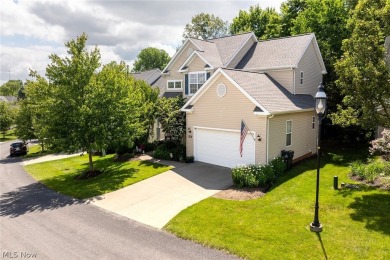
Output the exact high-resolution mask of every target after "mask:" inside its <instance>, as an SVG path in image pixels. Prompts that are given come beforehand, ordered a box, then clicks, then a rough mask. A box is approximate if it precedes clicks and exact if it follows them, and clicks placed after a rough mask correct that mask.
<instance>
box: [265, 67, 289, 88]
mask: <svg viewBox="0 0 390 260" xmlns="http://www.w3.org/2000/svg"><path fill="white" fill-rule="evenodd" d="M266 73H267V74H268V75H270V76H271V77H272V78H273V79H274V80H276V81H277V82H278V83H279V84H280V85H282V86H283V87H285V88H286V89H287V90H288V91H289V92H290V93H292V94H294V71H293V70H274V71H267V72H266Z"/></svg>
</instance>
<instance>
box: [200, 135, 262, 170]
mask: <svg viewBox="0 0 390 260" xmlns="http://www.w3.org/2000/svg"><path fill="white" fill-rule="evenodd" d="M194 138H195V139H194V142H195V143H194V145H195V147H194V148H195V151H194V154H195V160H196V161H201V162H206V163H211V164H216V165H220V166H225V167H229V168H232V167H233V166H235V165H237V164H249V163H255V141H254V140H253V137H252V136H251V134H250V133H248V134H247V136H246V138H245V141H244V148H243V154H242V157H241V156H240V150H239V148H240V132H239V131H234V132H233V131H224V130H211V129H203V128H195V135H194Z"/></svg>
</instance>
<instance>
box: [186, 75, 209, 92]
mask: <svg viewBox="0 0 390 260" xmlns="http://www.w3.org/2000/svg"><path fill="white" fill-rule="evenodd" d="M192 74H196V75H198V74H204V78H205V82H206V81H207V71H193V72H189V73H188V96H192V95H194V94H195V93H196V92H198V91H199V89H200V88H201V87H202V86H203V85H204V83H203V84H202V86H200V87H199V88H198V89H197V90H196V91H195V92H194V93H191V83H190V77H191V76H190V75H192ZM197 84H199V83H197Z"/></svg>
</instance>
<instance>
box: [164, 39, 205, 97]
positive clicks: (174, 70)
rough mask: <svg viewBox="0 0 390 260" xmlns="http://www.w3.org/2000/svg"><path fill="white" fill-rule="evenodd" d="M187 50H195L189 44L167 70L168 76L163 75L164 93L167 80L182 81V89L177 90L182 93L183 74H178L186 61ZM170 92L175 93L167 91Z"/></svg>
mask: <svg viewBox="0 0 390 260" xmlns="http://www.w3.org/2000/svg"><path fill="white" fill-rule="evenodd" d="M189 48H192V49H193V50H196V47H195V46H194V45H193V44H192V43H191V42H190V43H189V44H188V46H187V47H186V48H185V49H184V50H183V51H182V52H181V54H180V56H179V57H177V59H176V61H175V63H173V64H172V67H171V68H170V70H169V75H164V76H163V79H164V84H165V91H166V90H167V86H166V85H167V81H168V80H182V81H183V83H182V84H183V85H182V87H183V89H180V90H177V91H181V92H183V93H184V73H182V72H178V70H179V69H180V67H181V66H182V65H183V63H184V62H185V61H186V60H187V59H188V57H189V56H188V55H187V51H188V49H189ZM203 66H204V65H203ZM169 91H172V92H175V90H169Z"/></svg>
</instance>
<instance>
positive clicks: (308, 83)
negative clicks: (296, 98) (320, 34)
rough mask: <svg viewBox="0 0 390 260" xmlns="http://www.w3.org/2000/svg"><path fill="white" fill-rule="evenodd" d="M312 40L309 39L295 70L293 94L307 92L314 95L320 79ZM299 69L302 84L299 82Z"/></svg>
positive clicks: (319, 68)
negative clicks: (308, 43)
mask: <svg viewBox="0 0 390 260" xmlns="http://www.w3.org/2000/svg"><path fill="white" fill-rule="evenodd" d="M314 44H315V43H314V40H312V41H311V43H310V45H309V47H308V48H307V50H306V52H305V53H304V54H303V56H302V59H301V60H300V61H299V64H298V68H297V69H296V70H295V94H309V95H312V96H315V94H316V92H317V88H318V86H319V84H320V83H321V81H322V72H321V67H320V62H319V60H318V57H317V55H316V52H315V49H314ZM301 71H303V74H304V79H303V84H302V85H301V84H300V79H301Z"/></svg>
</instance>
